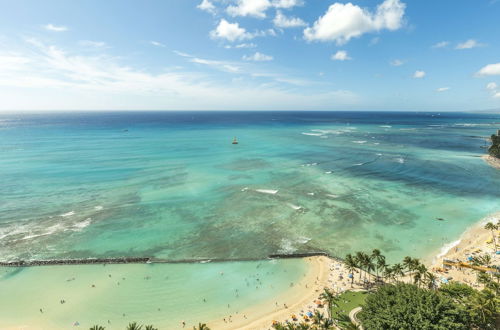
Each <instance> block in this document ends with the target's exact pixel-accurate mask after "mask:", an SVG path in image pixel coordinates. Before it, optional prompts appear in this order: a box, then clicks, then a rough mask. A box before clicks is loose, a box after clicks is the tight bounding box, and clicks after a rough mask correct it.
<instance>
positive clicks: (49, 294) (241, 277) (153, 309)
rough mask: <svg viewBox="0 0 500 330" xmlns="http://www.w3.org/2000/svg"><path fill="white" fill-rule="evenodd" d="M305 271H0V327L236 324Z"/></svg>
mask: <svg viewBox="0 0 500 330" xmlns="http://www.w3.org/2000/svg"><path fill="white" fill-rule="evenodd" d="M306 271H307V269H306V267H305V262H304V261H303V260H278V261H277V260H274V261H256V262H231V263H210V264H199V263H197V264H169V265H166V264H151V265H147V264H142V265H106V266H104V267H103V266H102V265H84V266H58V267H31V268H17V269H12V268H10V269H6V268H3V269H2V268H0V292H1V295H0V328H1V329H12V328H15V329H18V327H15V326H20V325H23V326H31V327H34V328H35V329H48V330H53V329H70V328H75V327H73V324H75V322H78V324H79V325H80V327H79V328H81V329H89V328H90V327H91V326H93V325H95V324H100V325H103V326H105V327H106V329H125V326H126V325H127V324H128V323H130V322H132V321H138V322H141V323H146V324H154V325H156V326H157V327H159V328H161V329H176V328H182V327H181V322H182V321H185V322H186V328H187V329H192V328H193V326H194V325H197V324H198V322H200V321H201V322H209V321H212V320H222V319H223V318H226V319H228V318H229V315H231V316H232V319H233V320H235V321H238V320H240V319H241V318H243V317H244V316H246V317H247V318H251V317H252V316H253V315H252V314H248V312H249V311H248V310H247V308H248V307H249V306H251V305H254V304H262V303H266V302H268V305H269V307H273V306H274V302H275V301H276V300H278V301H280V300H279V299H280V298H279V297H280V295H279V294H280V293H282V292H283V291H285V290H286V289H287V288H289V285H290V283H291V282H294V283H296V282H297V280H299V279H300V278H301V277H302V276H303V275H304V274H305V273H306ZM92 286H93V287H92ZM61 300H64V301H65V303H64V304H61ZM280 303H283V301H280ZM40 309H42V312H43V313H42V312H40ZM247 314H248V315H247ZM243 315H244V316H243ZM22 328H23V329H24V328H25V327H22ZM28 328H29V327H28ZM29 329H31V328H29Z"/></svg>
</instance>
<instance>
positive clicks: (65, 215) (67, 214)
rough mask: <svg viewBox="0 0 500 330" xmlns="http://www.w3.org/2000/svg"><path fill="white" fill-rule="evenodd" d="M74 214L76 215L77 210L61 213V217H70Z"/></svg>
mask: <svg viewBox="0 0 500 330" xmlns="http://www.w3.org/2000/svg"><path fill="white" fill-rule="evenodd" d="M72 215H75V211H69V212H68V213H63V214H61V217H70V216H72Z"/></svg>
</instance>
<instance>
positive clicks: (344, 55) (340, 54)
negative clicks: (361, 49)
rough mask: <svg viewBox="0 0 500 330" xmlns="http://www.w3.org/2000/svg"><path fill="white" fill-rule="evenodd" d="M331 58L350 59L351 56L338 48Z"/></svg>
mask: <svg viewBox="0 0 500 330" xmlns="http://www.w3.org/2000/svg"><path fill="white" fill-rule="evenodd" d="M331 59H332V60H334V61H346V60H352V58H350V57H349V55H347V52H346V51H345V50H339V51H338V52H336V53H335V54H333V55H332V56H331Z"/></svg>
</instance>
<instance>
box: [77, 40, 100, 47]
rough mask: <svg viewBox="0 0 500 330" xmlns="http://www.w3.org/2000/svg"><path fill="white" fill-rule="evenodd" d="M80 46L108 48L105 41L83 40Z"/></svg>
mask: <svg viewBox="0 0 500 330" xmlns="http://www.w3.org/2000/svg"><path fill="white" fill-rule="evenodd" d="M79 44H80V45H81V46H84V47H95V48H102V47H106V46H107V45H106V43H105V42H104V41H92V40H81V41H80V42H79Z"/></svg>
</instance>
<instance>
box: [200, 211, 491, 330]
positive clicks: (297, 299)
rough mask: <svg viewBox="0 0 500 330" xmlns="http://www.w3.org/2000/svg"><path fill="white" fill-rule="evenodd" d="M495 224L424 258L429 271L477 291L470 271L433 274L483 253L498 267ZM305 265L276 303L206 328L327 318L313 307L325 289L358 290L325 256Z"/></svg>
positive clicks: (259, 326) (475, 229)
mask: <svg viewBox="0 0 500 330" xmlns="http://www.w3.org/2000/svg"><path fill="white" fill-rule="evenodd" d="M498 220H500V212H498V213H494V214H492V215H489V216H487V217H485V218H483V219H482V220H481V221H479V222H478V223H477V224H475V225H473V226H472V227H470V228H469V229H468V230H467V231H465V232H464V233H463V234H462V236H461V237H460V239H458V240H457V241H455V242H451V243H449V244H448V245H447V246H446V247H445V248H444V249H443V248H442V249H441V250H440V251H438V252H436V253H434V254H433V255H432V256H431V257H429V258H427V259H426V260H429V261H428V262H426V265H427V266H428V268H429V270H432V271H433V272H434V273H435V274H436V275H437V276H438V279H440V280H441V278H445V279H447V280H449V279H452V280H453V281H459V282H463V283H467V284H470V285H471V286H473V287H476V288H479V287H480V285H478V284H477V283H476V273H475V271H473V270H471V269H456V268H452V269H450V270H448V271H447V272H446V273H444V272H438V271H435V270H436V269H438V268H442V260H443V259H452V260H461V261H466V259H467V257H469V256H475V255H482V254H485V253H486V254H489V255H490V256H491V258H492V263H494V264H495V263H496V264H498V262H499V261H500V256H499V255H497V254H495V251H494V245H493V244H492V243H488V242H490V241H491V232H490V231H489V230H486V229H484V225H485V224H486V223H487V222H493V223H497V221H498ZM422 260H424V258H423V259H422ZM306 261H307V263H308V264H309V271H308V273H307V275H305V276H304V278H303V279H302V280H301V281H300V282H299V283H294V284H293V287H292V286H291V290H288V292H285V293H283V294H281V295H280V296H278V297H276V299H275V301H270V302H267V303H265V304H261V305H259V306H254V307H251V308H249V309H246V310H244V311H242V312H241V313H238V314H237V315H231V317H229V315H228V316H227V318H224V319H222V320H214V321H212V322H208V325H209V326H210V327H211V328H214V329H270V328H271V325H272V322H273V321H279V322H285V321H287V320H291V315H293V314H295V315H296V316H298V317H299V320H300V319H301V318H302V317H301V315H303V314H304V313H306V312H308V311H311V312H314V310H315V309H318V310H320V311H321V312H323V313H324V314H325V315H326V309H325V308H324V307H323V308H319V307H317V305H316V304H315V301H316V300H317V299H318V296H319V294H320V293H321V292H322V291H323V288H325V287H327V288H330V289H332V290H334V291H335V292H342V291H345V290H351V289H361V287H360V286H359V283H358V282H357V281H356V280H357V278H358V274H356V275H355V278H356V280H355V281H354V286H353V287H351V284H350V281H349V279H348V278H347V274H348V271H347V270H346V269H345V267H344V265H343V264H342V262H340V261H338V260H334V259H331V258H329V257H326V256H318V257H309V258H306ZM405 280H407V277H405Z"/></svg>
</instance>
